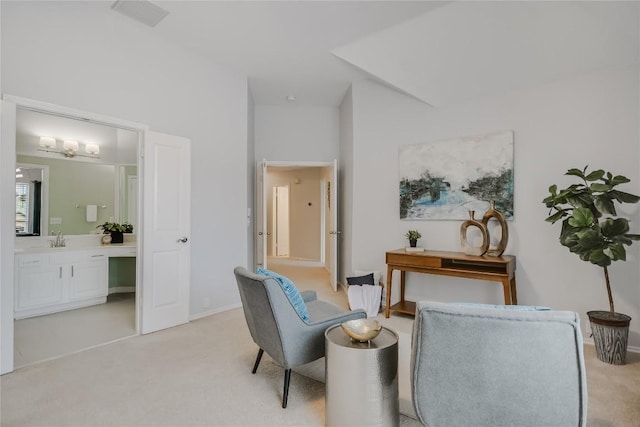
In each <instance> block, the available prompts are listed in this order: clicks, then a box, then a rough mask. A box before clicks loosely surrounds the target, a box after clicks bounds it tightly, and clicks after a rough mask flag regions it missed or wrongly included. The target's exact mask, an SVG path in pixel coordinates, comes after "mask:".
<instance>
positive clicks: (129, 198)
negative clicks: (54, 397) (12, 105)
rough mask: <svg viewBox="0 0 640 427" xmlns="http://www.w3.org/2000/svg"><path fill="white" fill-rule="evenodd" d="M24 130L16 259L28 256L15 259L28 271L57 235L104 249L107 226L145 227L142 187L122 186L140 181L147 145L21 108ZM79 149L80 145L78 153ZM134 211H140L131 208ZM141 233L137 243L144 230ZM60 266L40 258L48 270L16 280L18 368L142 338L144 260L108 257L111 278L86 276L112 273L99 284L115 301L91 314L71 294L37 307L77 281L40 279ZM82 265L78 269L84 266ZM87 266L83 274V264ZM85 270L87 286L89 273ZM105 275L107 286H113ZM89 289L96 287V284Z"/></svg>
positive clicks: (108, 128) (20, 132)
mask: <svg viewBox="0 0 640 427" xmlns="http://www.w3.org/2000/svg"><path fill="white" fill-rule="evenodd" d="M15 124H16V133H15V153H16V156H15V157H16V205H15V206H16V211H15V216H16V235H15V243H14V249H19V250H20V252H16V261H20V262H22V260H23V259H26V258H25V257H30V256H35V255H31V254H32V251H31V248H40V247H41V246H43V245H44V247H45V248H46V246H47V243H48V242H49V241H50V240H51V237H49V234H50V233H49V232H48V229H50V230H51V232H52V233H54V232H55V233H58V235H60V236H62V237H61V240H62V241H64V242H67V241H72V242H77V241H90V240H91V239H93V240H94V241H95V242H96V243H95V244H99V239H100V237H99V235H98V233H101V232H102V231H101V230H100V229H99V227H100V225H99V224H101V223H104V222H107V221H109V222H116V223H125V222H130V221H129V218H131V219H132V220H133V221H131V222H133V223H136V224H137V211H138V207H137V193H138V191H137V188H132V186H131V184H135V185H137V179H136V180H131V179H129V182H126V181H125V180H124V179H123V176H126V177H128V178H133V177H136V178H137V176H136V175H137V170H138V166H137V160H138V159H137V156H136V154H135V153H137V152H138V145H139V140H140V134H139V132H138V131H137V130H130V129H123V128H120V127H117V126H115V125H110V124H104V123H96V122H94V121H90V120H80V119H79V118H76V117H69V116H66V115H65V116H63V115H59V114H55V113H53V112H49V111H36V110H33V109H30V108H25V107H22V106H18V107H17V109H16V122H15ZM43 140H44V143H45V144H46V145H44V144H43ZM71 141H74V142H75V143H74V144H71ZM63 142H64V144H63ZM67 144H68V145H69V146H71V145H74V146H75V147H76V148H75V151H73V152H66V151H65V148H64V147H65V146H66V145H67ZM91 147H93V148H91ZM85 148H86V150H85ZM89 151H91V153H89ZM125 171H126V173H125ZM45 172H46V173H45ZM36 174H38V176H36ZM131 203H135V204H136V206H131ZM89 205H94V214H93V218H89V217H88V210H87V208H88V207H89ZM129 213H133V215H135V217H132V216H130V215H128V214H129ZM133 233H136V234H137V233H138V229H137V227H135V226H134V229H133ZM131 240H133V239H131ZM74 250H76V252H75V253H82V252H78V251H82V249H81V248H80V249H78V248H74ZM134 250H135V249H134ZM94 256H97V255H94ZM102 256H106V254H105V255H102ZM53 257H58V258H60V257H59V256H58V255H54V253H53V252H52V253H51V254H50V255H45V254H43V255H39V258H38V262H39V263H41V267H33V271H30V270H31V269H28V268H24V267H23V266H22V264H20V268H19V269H18V270H16V274H17V276H16V278H15V280H16V287H17V288H16V291H17V292H18V299H17V300H16V301H18V302H17V303H16V305H15V307H14V317H15V321H14V339H13V349H14V352H13V356H14V366H15V367H22V366H26V365H29V364H32V363H36V362H40V361H43V360H48V359H52V358H55V357H59V356H62V355H65V354H70V353H73V352H76V351H79V350H83V349H86V348H90V347H94V346H96V345H101V344H104V343H107V342H111V341H114V340H118V339H122V338H126V337H129V336H132V335H136V333H137V332H136V331H137V327H136V304H135V301H136V298H135V295H136V282H137V280H136V267H135V264H136V262H135V257H133V258H129V257H128V256H127V257H111V256H110V255H109V256H108V261H105V266H106V268H105V267H97V265H96V266H91V267H87V268H92V269H93V268H105V270H101V271H105V273H104V274H101V276H102V278H101V279H100V280H101V281H103V282H102V283H104V288H103V289H104V294H101V295H105V294H106V296H105V297H104V299H103V300H102V301H104V302H103V303H102V304H98V303H94V302H87V304H84V305H86V306H82V305H83V304H81V303H76V302H74V301H82V297H79V296H75V295H73V296H72V295H71V294H69V296H68V297H65V296H64V292H63V294H62V295H60V296H55V295H54V296H52V297H51V298H49V302H44V300H38V299H36V297H35V295H36V294H38V292H49V290H48V289H50V288H51V287H55V288H56V289H57V288H59V289H63V286H64V283H65V281H67V280H69V281H70V280H71V278H72V277H74V275H73V273H66V272H65V273H63V269H64V267H63V265H64V264H60V265H61V266H60V272H59V279H60V280H55V279H56V278H55V277H53V278H50V277H47V278H45V277H44V276H41V275H44V274H45V271H47V270H48V269H49V268H50V267H49V265H50V264H51V265H52V267H51V268H54V269H55V268H58V267H57V266H53V263H55V262H56V261H53V259H54V258H53ZM74 257H75V258H73V259H74V261H73V263H74V264H75V263H76V262H77V260H78V259H80V258H78V257H77V256H75V255H74ZM58 258H56V259H58ZM17 265H18V264H17ZM80 265H82V266H83V267H84V264H78V266H80ZM87 266H89V264H87ZM76 270H77V271H76V275H77V276H78V278H80V277H81V276H80V275H81V271H82V270H81V267H78V268H77V269H76ZM72 271H73V270H72ZM27 275H33V277H34V278H33V279H29V278H28V277H27ZM105 275H107V276H108V277H106V278H105ZM36 277H37V278H36ZM67 277H69V278H67ZM32 280H33V281H32ZM86 280H90V281H91V282H92V283H96V282H94V281H93V279H86ZM69 283H71V282H69ZM79 283H80V282H79ZM87 283H89V282H87ZM100 286H102V285H100ZM64 289H66V288H64ZM26 292H29V293H31V292H33V293H34V297H33V299H31V297H27V296H24V294H25V293H26ZM56 292H58V291H56ZM92 295H95V294H92ZM67 301H68V302H67ZM65 304H66V305H68V307H65V306H64V305H65Z"/></svg>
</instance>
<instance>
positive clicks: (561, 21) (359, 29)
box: [104, 0, 640, 107]
mask: <svg viewBox="0 0 640 427" xmlns="http://www.w3.org/2000/svg"><path fill="white" fill-rule="evenodd" d="M107 3H108V4H107ZM153 3H154V4H155V5H157V6H160V7H162V8H163V9H165V10H166V11H168V12H169V14H168V15H167V16H166V18H165V19H164V20H162V21H161V22H160V23H159V24H157V25H156V26H155V27H148V26H146V25H144V24H141V23H139V22H137V21H134V20H133V19H130V18H127V17H125V16H123V15H121V14H119V13H117V12H115V11H114V10H112V9H111V4H112V2H105V4H104V7H105V13H111V14H113V15H116V16H118V17H119V19H122V20H123V22H125V21H126V22H128V23H129V24H130V25H139V26H140V27H141V28H145V29H146V30H147V31H151V32H153V33H155V34H157V35H158V36H159V37H162V38H164V39H166V40H169V41H171V42H172V43H176V44H178V45H181V46H183V47H184V48H186V49H187V50H190V51H192V52H196V53H198V54H201V55H203V56H205V57H208V58H210V59H211V60H212V61H214V62H216V63H219V64H221V65H223V66H225V67H228V68H230V69H233V70H236V71H238V72H240V73H242V74H245V75H247V76H248V79H249V84H250V88H251V92H252V95H253V98H254V102H255V104H256V105H291V104H295V105H314V106H336V105H339V104H340V102H341V100H342V98H343V96H344V94H345V91H346V90H347V88H348V87H349V85H350V83H351V82H352V81H354V80H357V79H363V78H373V79H375V80H377V81H379V82H381V83H383V84H386V85H388V86H390V87H393V88H396V89H398V90H400V91H402V92H404V93H407V94H409V95H411V96H413V97H415V98H417V99H419V100H421V101H423V102H425V103H426V104H429V105H432V106H435V107H438V106H444V105H449V104H453V103H458V102H464V101H466V100H469V99H473V98H476V97H481V96H488V95H492V94H499V93H502V92H506V91H510V90H515V89H520V88H524V87H528V86H533V85H537V84H542V83H545V82H549V81H553V80H557V79H561V78H565V77H567V76H570V75H574V74H577V73H585V72H589V71H593V70H596V69H600V68H602V67H606V66H611V65H624V64H629V63H637V61H638V52H639V51H640V49H639V43H638V41H639V37H638V3H637V2H624V1H621V2H618V1H608V2H586V1H585V2H581V1H572V2H544V1H520V2H502V1H497V2H489V1H486V2H485V1H469V2H450V1H446V2H441V1H439V2H436V1H162V0H159V1H154V2H153ZM288 95H293V96H295V97H296V100H295V101H294V102H289V101H287V100H286V97H287V96H288Z"/></svg>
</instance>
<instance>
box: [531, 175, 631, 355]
mask: <svg viewBox="0 0 640 427" xmlns="http://www.w3.org/2000/svg"><path fill="white" fill-rule="evenodd" d="M565 175H569V176H574V177H577V178H578V179H579V180H580V181H581V182H580V183H578V184H572V185H570V186H569V187H567V188H565V189H562V190H558V187H557V186H556V185H552V186H550V187H549V193H550V195H549V196H547V197H546V198H545V199H544V200H543V201H542V203H544V204H545V205H546V206H547V207H548V208H549V214H550V215H549V217H547V219H546V221H548V222H550V223H552V224H554V223H555V222H556V221H559V220H561V219H562V220H563V221H562V229H561V231H560V244H561V245H563V246H566V247H567V248H569V250H570V251H571V252H573V253H575V254H576V255H578V256H579V257H580V259H581V260H583V261H587V262H590V263H592V264H595V265H598V266H600V267H602V268H603V270H604V279H605V285H606V288H607V295H608V297H609V311H589V312H588V313H587V315H588V316H589V321H590V323H591V329H592V332H593V341H594V344H595V347H596V355H597V357H598V359H599V360H601V361H603V362H606V363H610V364H614V365H623V364H624V363H625V358H626V354H627V339H628V334H629V322H630V321H631V317H629V316H627V315H626V314H622V313H616V312H615V309H614V306H613V296H612V294H611V283H610V282H609V270H608V267H609V265H611V263H612V262H613V261H626V259H627V258H626V250H625V248H624V246H625V245H631V244H632V243H633V241H634V240H640V235H638V234H630V233H629V220H628V219H627V218H624V217H621V216H620V215H618V214H617V212H616V208H615V204H614V202H618V203H637V202H638V201H640V197H638V196H636V195H633V194H629V193H625V192H622V191H620V190H617V189H616V186H617V185H619V184H626V183H628V182H629V181H630V180H629V179H628V178H627V177H625V176H622V175H616V176H614V175H613V174H611V173H610V172H605V171H604V170H602V169H598V170H594V171H592V172H590V173H587V167H585V168H584V169H583V170H580V169H569V170H568V171H567V173H566V174H565Z"/></svg>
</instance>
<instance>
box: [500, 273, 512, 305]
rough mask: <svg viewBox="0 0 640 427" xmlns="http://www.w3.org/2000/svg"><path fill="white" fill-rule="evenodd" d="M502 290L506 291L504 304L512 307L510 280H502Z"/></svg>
mask: <svg viewBox="0 0 640 427" xmlns="http://www.w3.org/2000/svg"><path fill="white" fill-rule="evenodd" d="M502 289H503V291H504V303H505V305H511V304H512V300H511V283H510V282H509V279H508V278H504V279H502Z"/></svg>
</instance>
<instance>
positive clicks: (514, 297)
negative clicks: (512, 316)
mask: <svg viewBox="0 0 640 427" xmlns="http://www.w3.org/2000/svg"><path fill="white" fill-rule="evenodd" d="M511 302H512V303H513V305H518V294H517V292H516V276H513V277H512V278H511Z"/></svg>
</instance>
